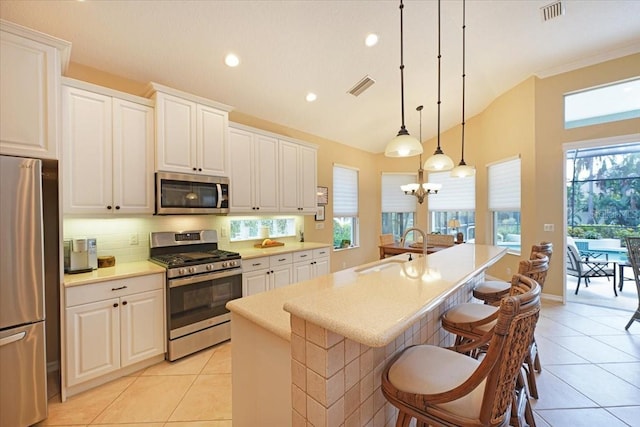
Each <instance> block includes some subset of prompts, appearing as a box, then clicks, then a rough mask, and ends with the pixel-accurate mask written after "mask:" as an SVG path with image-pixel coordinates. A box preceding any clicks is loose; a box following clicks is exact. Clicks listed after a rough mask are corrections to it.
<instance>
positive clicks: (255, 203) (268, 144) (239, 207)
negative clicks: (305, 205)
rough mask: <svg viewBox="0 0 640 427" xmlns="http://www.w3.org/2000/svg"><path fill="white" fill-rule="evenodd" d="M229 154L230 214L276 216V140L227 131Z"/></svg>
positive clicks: (254, 133) (237, 130)
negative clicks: (243, 213)
mask: <svg viewBox="0 0 640 427" xmlns="http://www.w3.org/2000/svg"><path fill="white" fill-rule="evenodd" d="M229 153H230V156H229V157H230V182H231V185H230V187H229V188H230V190H229V191H230V193H231V194H230V196H229V203H230V206H229V210H230V211H231V212H234V213H238V212H245V213H270V212H278V140H277V139H276V138H273V137H270V136H267V135H262V134H260V133H256V132H251V131H248V130H243V129H238V128H234V127H230V128H229Z"/></svg>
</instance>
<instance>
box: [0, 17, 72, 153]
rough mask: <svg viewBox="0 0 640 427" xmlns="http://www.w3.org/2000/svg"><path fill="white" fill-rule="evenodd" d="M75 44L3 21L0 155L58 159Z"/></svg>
mask: <svg viewBox="0 0 640 427" xmlns="http://www.w3.org/2000/svg"><path fill="white" fill-rule="evenodd" d="M70 50H71V43H68V42H65V41H63V40H60V39H56V38H54V37H50V36H47V35H45V34H42V33H39V32H35V31H32V30H29V29H27V28H24V27H21V26H19V25H15V24H13V23H11V22H7V21H2V20H0V93H1V94H2V96H0V153H2V154H9V155H17V156H26V157H38V158H45V159H57V158H58V157H59V149H58V145H59V144H58V140H59V138H60V127H59V119H60V114H59V107H58V105H59V103H60V77H61V75H62V72H63V70H65V69H66V67H67V65H68V62H69V54H70Z"/></svg>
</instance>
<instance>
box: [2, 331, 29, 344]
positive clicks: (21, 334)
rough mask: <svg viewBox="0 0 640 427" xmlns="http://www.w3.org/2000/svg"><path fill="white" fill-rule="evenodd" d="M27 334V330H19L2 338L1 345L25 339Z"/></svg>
mask: <svg viewBox="0 0 640 427" xmlns="http://www.w3.org/2000/svg"><path fill="white" fill-rule="evenodd" d="M26 335H27V333H26V332H25V331H22V332H18V333H17V334H13V335H9V336H8V337H4V338H0V347H4V346H5V345H8V344H11V343H12V342H16V341H20V340H23V339H24V337H25V336H26Z"/></svg>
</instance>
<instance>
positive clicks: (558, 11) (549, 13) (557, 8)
mask: <svg viewBox="0 0 640 427" xmlns="http://www.w3.org/2000/svg"><path fill="white" fill-rule="evenodd" d="M540 13H541V15H542V20H543V21H544V22H547V21H550V20H552V19H554V18H557V17H559V16H561V15H564V6H563V5H562V2H561V1H556V2H553V3H551V4H548V5H546V6H543V7H541V8H540Z"/></svg>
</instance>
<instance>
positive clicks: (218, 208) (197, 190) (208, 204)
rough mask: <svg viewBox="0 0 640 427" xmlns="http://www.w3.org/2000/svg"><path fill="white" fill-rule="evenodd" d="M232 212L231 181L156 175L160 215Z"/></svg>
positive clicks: (211, 177) (185, 175)
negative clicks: (230, 202)
mask: <svg viewBox="0 0 640 427" xmlns="http://www.w3.org/2000/svg"><path fill="white" fill-rule="evenodd" d="M226 213H229V178H226V177H219V176H206V175H191V174H184V173H172V172H156V215H192V214H226Z"/></svg>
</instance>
